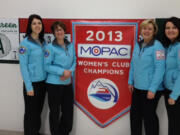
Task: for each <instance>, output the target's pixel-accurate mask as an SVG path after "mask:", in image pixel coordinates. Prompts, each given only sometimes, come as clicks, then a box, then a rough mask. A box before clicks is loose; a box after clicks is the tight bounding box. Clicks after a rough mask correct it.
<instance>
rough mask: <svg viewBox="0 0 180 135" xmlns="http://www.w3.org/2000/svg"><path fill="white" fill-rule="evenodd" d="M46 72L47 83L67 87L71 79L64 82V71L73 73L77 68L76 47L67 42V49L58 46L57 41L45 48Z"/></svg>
mask: <svg viewBox="0 0 180 135" xmlns="http://www.w3.org/2000/svg"><path fill="white" fill-rule="evenodd" d="M45 48H46V49H45V54H44V57H45V65H44V66H45V70H46V72H47V73H48V75H47V80H46V82H47V83H50V84H62V85H67V84H69V83H71V78H69V79H67V80H65V81H62V80H60V76H63V73H64V70H70V71H71V72H72V73H73V72H74V71H75V67H76V55H75V49H74V45H73V44H72V43H70V42H68V41H67V40H65V48H62V47H61V45H58V43H57V41H56V39H55V40H54V41H53V42H52V43H50V44H48V45H47V46H46V47H45Z"/></svg>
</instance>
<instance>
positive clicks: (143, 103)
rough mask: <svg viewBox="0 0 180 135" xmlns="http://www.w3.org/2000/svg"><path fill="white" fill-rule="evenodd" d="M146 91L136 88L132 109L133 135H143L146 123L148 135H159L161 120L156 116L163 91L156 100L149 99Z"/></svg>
mask: <svg viewBox="0 0 180 135" xmlns="http://www.w3.org/2000/svg"><path fill="white" fill-rule="evenodd" d="M147 92H148V91H146V90H139V89H136V88H134V91H133V93H132V104H131V109H130V123H131V135H142V123H143V121H144V127H145V134H146V135H159V120H158V117H157V114H156V108H157V104H158V101H159V99H160V97H161V95H162V91H158V92H156V94H155V98H154V99H148V98H147Z"/></svg>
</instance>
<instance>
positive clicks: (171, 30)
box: [165, 22, 179, 42]
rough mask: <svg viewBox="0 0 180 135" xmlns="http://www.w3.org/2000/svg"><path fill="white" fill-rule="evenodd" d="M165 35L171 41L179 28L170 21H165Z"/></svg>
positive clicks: (177, 33) (175, 36)
mask: <svg viewBox="0 0 180 135" xmlns="http://www.w3.org/2000/svg"><path fill="white" fill-rule="evenodd" d="M165 35H166V37H167V38H168V39H169V40H171V42H173V41H174V40H175V39H176V38H177V37H178V35H179V30H178V28H177V27H176V26H175V25H174V24H173V23H172V22H167V23H166V27H165Z"/></svg>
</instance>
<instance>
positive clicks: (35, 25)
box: [31, 18, 42, 34]
mask: <svg viewBox="0 0 180 135" xmlns="http://www.w3.org/2000/svg"><path fill="white" fill-rule="evenodd" d="M31 30H32V33H33V34H39V33H40V32H41V31H42V22H41V20H39V19H36V18H34V19H33V21H32V23H31Z"/></svg>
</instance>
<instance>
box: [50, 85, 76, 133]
mask: <svg viewBox="0 0 180 135" xmlns="http://www.w3.org/2000/svg"><path fill="white" fill-rule="evenodd" d="M47 92H48V104H49V109H50V113H49V123H50V131H51V134H52V135H69V132H70V131H71V130H72V123H73V102H74V100H73V88H72V85H71V84H70V85H54V84H47ZM60 112H61V115H60Z"/></svg>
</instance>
